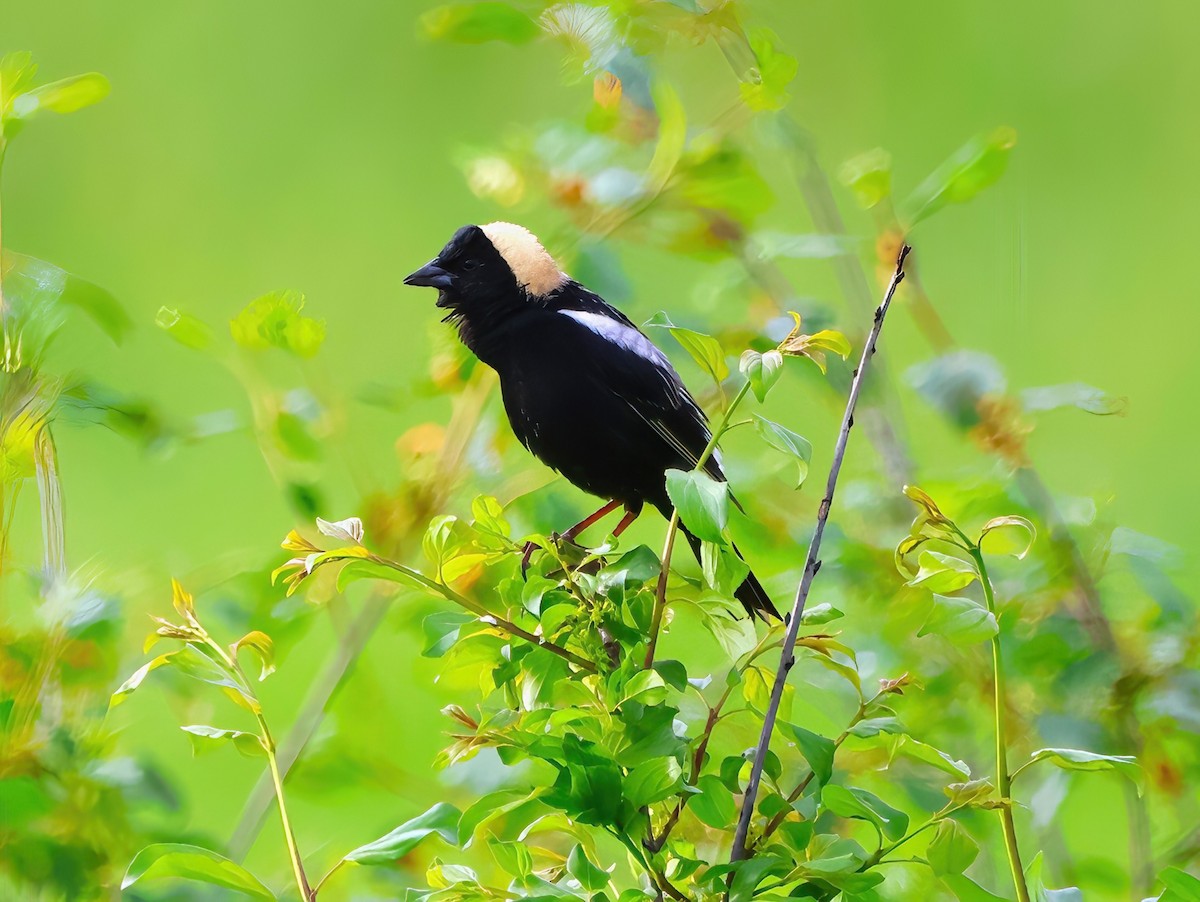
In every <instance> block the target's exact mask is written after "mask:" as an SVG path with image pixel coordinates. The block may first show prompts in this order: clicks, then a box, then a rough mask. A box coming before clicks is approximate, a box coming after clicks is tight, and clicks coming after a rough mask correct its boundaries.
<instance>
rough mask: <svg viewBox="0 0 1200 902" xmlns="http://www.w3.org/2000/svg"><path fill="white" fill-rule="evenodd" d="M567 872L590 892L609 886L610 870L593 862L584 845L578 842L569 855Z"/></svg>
mask: <svg viewBox="0 0 1200 902" xmlns="http://www.w3.org/2000/svg"><path fill="white" fill-rule="evenodd" d="M567 873H568V874H570V875H571V876H572V877H574V878H575V879H576V880H578V881H579V885H580V886H582V887H583V888H584V889H585V890H587V891H588V892H593V893H594V892H599V891H600V890H602V889H604V888H605V887H607V886H608V880H609V877H608V872H607V871H605V870H603V869H602V868H599V867H597V866H596V865H594V864H592V862H591V860H590V859H589V858H588V857H587V853H586V852H584V851H583V846H582V845H579V844H578V843H577V844H576V845H575V848H573V849H572V850H571V854H569V855H568V856H567Z"/></svg>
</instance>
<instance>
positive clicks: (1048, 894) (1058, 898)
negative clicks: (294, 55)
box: [1025, 852, 1083, 902]
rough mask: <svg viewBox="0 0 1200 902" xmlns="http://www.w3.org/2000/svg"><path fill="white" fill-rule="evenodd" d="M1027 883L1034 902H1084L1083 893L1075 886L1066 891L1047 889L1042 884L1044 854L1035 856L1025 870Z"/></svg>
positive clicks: (1039, 853)
mask: <svg viewBox="0 0 1200 902" xmlns="http://www.w3.org/2000/svg"><path fill="white" fill-rule="evenodd" d="M1025 883H1026V884H1027V885H1028V887H1029V893H1030V896H1032V902H1083V893H1082V892H1080V891H1079V889H1077V888H1076V887H1074V886H1070V887H1067V888H1066V889H1047V888H1046V884H1045V883H1043V882H1042V853H1041V852H1038V853H1037V854H1036V855H1035V856H1033V861H1031V862H1029V865H1028V867H1026V868H1025Z"/></svg>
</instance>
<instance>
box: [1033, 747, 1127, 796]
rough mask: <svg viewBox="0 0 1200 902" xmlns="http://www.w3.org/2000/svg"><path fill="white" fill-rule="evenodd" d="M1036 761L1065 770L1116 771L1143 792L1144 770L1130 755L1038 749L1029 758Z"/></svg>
mask: <svg viewBox="0 0 1200 902" xmlns="http://www.w3.org/2000/svg"><path fill="white" fill-rule="evenodd" d="M1036 761H1049V762H1050V763H1051V764H1054V765H1056V766H1058V767H1061V768H1062V769H1063V770H1086V771H1101V770H1111V771H1116V772H1117V773H1119V774H1123V775H1124V776H1126V777H1128V778H1129V779H1130V780H1132V781H1133V783H1134V785H1135V786H1136V787H1137V789H1138V794H1139V795H1140V794H1141V792H1142V788H1143V774H1142V769H1141V767H1139V766H1138V763H1137V759H1136V758H1134V757H1132V756H1130V755H1100V754H1097V753H1096V752H1085V751H1083V750H1082V749H1038V750H1037V751H1036V752H1034V753H1033V754H1032V755H1030V756H1029V762H1028V763H1029V764H1033V763H1034V762H1036Z"/></svg>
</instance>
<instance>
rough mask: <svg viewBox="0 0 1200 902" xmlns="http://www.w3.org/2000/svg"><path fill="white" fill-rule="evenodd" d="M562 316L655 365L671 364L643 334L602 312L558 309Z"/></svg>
mask: <svg viewBox="0 0 1200 902" xmlns="http://www.w3.org/2000/svg"><path fill="white" fill-rule="evenodd" d="M559 312H560V313H561V314H562V315H563V316H569V317H570V318H571V319H573V320H575V321H576V322H577V323H579V324H580V325H583V326H586V327H587V328H589V329H591V330H592V331H593V332H595V333H596V334H597V335H599V336H600V337H601V338H604V339H606V340H608V341H611V342H612V343H613V344H615V345H617V347H620V348H624V349H625V350H626V351H632V352H633V353H634V354H637V355H638V356H639V357H641V358H643V359H645V360H649V361H650V362H651V363H653V364H655V365H656V366H661V367H665V368H666V369H668V370H670V369H671V364H670V363H669V362H668V361H667V357H666V355H665V354H663V352H662V351H660V350H659V349H658V348H656V347H655V346H654V344H653V342H651V341H650V339H648V338H647V337H646V336H645V335H643V334H642V333H641V332H639V331H638V330H637V329H634V328H633V327H632V326H627V325H625V324H624V323H622V322H618V321H617V320H615V319H613V318H612V317H608V316H605V315H604V314H603V313H588V312H587V311H586V310H560V311H559Z"/></svg>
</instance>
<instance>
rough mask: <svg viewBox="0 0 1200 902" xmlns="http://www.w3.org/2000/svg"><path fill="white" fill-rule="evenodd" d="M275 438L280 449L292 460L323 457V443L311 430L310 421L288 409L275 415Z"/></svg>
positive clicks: (309, 459)
mask: <svg viewBox="0 0 1200 902" xmlns="http://www.w3.org/2000/svg"><path fill="white" fill-rule="evenodd" d="M275 440H276V442H277V444H278V445H279V450H280V451H282V452H283V453H284V455H286V456H287V457H290V458H291V459H292V460H305V461H315V460H320V459H321V443H320V441H318V440H317V437H316V436H314V435H313V434H312V432H311V431H309V427H308V423H307V422H305V420H304V419H303V418H301V417H298V416H296V414H294V413H290V412H289V411H286V410H281V411H279V412H278V413H277V414H276V415H275Z"/></svg>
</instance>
